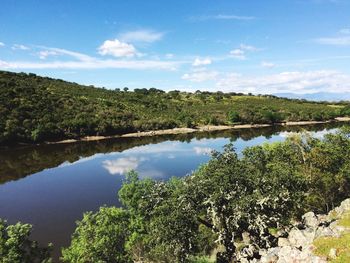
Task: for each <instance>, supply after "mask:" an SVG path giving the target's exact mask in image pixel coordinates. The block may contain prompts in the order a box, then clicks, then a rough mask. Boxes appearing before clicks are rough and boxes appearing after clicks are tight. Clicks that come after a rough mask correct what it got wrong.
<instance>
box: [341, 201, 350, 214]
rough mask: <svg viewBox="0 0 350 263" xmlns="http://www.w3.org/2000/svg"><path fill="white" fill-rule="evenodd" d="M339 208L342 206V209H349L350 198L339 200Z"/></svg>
mask: <svg viewBox="0 0 350 263" xmlns="http://www.w3.org/2000/svg"><path fill="white" fill-rule="evenodd" d="M340 208H342V209H343V210H344V211H349V210H350V198H349V199H345V200H344V201H343V202H341V203H340Z"/></svg>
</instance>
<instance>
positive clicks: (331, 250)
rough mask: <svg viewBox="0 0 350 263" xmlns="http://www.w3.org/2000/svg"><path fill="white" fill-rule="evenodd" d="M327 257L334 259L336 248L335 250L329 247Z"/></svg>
mask: <svg viewBox="0 0 350 263" xmlns="http://www.w3.org/2000/svg"><path fill="white" fill-rule="evenodd" d="M328 257H329V258H330V259H336V257H337V250H336V249H335V248H331V249H330V250H329V254H328Z"/></svg>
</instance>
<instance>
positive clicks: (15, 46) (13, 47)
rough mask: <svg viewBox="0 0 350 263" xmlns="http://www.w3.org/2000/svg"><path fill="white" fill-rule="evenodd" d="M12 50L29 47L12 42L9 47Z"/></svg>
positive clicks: (27, 48)
mask: <svg viewBox="0 0 350 263" xmlns="http://www.w3.org/2000/svg"><path fill="white" fill-rule="evenodd" d="M11 48H12V49H13V50H29V49H30V48H29V47H27V46H25V45H19V44H14V45H13V46H12V47H11Z"/></svg>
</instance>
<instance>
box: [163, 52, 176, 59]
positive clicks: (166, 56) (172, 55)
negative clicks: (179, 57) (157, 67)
mask: <svg viewBox="0 0 350 263" xmlns="http://www.w3.org/2000/svg"><path fill="white" fill-rule="evenodd" d="M174 57H175V55H174V54H172V53H168V54H165V58H167V59H172V58H174Z"/></svg>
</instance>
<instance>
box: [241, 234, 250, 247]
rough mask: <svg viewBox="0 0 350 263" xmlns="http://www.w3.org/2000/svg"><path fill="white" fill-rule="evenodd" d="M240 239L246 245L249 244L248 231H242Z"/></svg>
mask: <svg viewBox="0 0 350 263" xmlns="http://www.w3.org/2000/svg"><path fill="white" fill-rule="evenodd" d="M242 241H243V243H244V244H246V245H248V244H250V235H249V233H248V232H243V233H242Z"/></svg>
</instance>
